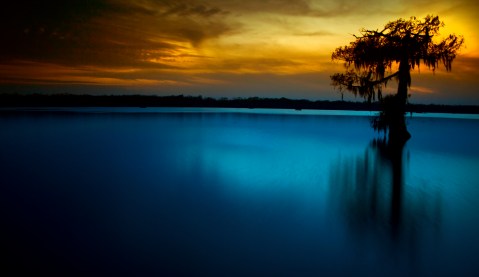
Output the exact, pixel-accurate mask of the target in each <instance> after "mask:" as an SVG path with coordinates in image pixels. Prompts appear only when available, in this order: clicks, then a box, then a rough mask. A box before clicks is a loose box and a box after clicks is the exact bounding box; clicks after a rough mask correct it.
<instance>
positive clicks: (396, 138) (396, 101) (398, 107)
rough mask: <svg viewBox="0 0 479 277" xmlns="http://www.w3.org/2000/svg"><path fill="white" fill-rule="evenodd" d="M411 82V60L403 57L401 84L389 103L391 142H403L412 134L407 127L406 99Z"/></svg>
mask: <svg viewBox="0 0 479 277" xmlns="http://www.w3.org/2000/svg"><path fill="white" fill-rule="evenodd" d="M410 84H411V73H410V67H409V60H408V59H403V60H402V61H401V63H400V64H399V85H398V92H397V94H396V95H395V96H394V98H393V99H392V103H390V105H388V107H386V108H388V109H390V110H389V111H388V113H389V116H390V122H389V142H390V143H395V142H398V143H400V144H401V143H403V142H405V141H407V140H408V139H409V138H410V137H411V134H410V133H409V132H408V130H407V127H406V119H405V117H404V116H405V113H406V101H407V90H408V87H409V85H410Z"/></svg>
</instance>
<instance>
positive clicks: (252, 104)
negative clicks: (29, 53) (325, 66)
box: [0, 94, 479, 114]
mask: <svg viewBox="0 0 479 277" xmlns="http://www.w3.org/2000/svg"><path fill="white" fill-rule="evenodd" d="M0 107H145V108H146V107H188V108H191V107H195V108H199V107H204V108H269V109H296V110H302V109H308V110H353V111H378V110H379V108H380V107H379V103H378V102H374V103H367V102H348V101H311V100H305V99H301V100H294V99H287V98H259V97H250V98H220V99H215V98H210V97H208V98H204V97H201V96H197V97H194V96H183V95H177V96H145V95H118V96H106V95H102V96H93V95H73V94H55V95H43V94H29V95H21V94H0ZM407 111H408V112H416V113H463V114H479V106H474V105H437V104H430V105H425V104H408V106H407Z"/></svg>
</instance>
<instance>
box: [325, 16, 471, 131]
mask: <svg viewBox="0 0 479 277" xmlns="http://www.w3.org/2000/svg"><path fill="white" fill-rule="evenodd" d="M443 26H444V23H443V22H441V21H440V20H439V17H438V16H431V15H428V16H426V17H425V18H424V19H422V20H420V19H417V18H416V17H411V18H410V19H408V20H405V19H398V20H396V21H391V22H389V23H387V24H386V25H385V26H384V28H383V29H382V30H366V29H362V30H361V31H360V33H361V34H360V35H359V36H354V37H355V40H354V41H352V42H351V43H350V44H349V45H346V46H343V47H339V48H337V49H336V50H335V51H334V52H333V54H332V59H333V60H340V61H343V62H344V64H345V66H346V72H345V73H336V74H334V75H332V76H331V80H332V85H333V86H334V87H335V88H337V89H338V90H339V91H341V92H343V91H344V90H347V91H349V92H351V93H353V94H354V95H355V96H360V97H363V98H364V99H366V100H367V101H368V102H371V101H373V100H376V99H378V100H379V101H380V102H382V103H383V109H382V112H381V114H380V116H379V118H378V119H376V120H375V121H373V127H374V128H375V129H376V130H389V138H390V139H391V138H394V139H401V140H407V139H408V138H409V137H410V135H409V132H408V131H407V128H406V125H405V120H404V112H405V111H406V109H405V105H406V103H407V100H408V88H409V87H410V86H411V73H410V72H411V69H414V68H416V67H419V66H420V65H421V64H423V65H425V66H426V67H427V68H428V69H432V70H433V71H434V70H435V69H436V68H437V67H438V66H439V64H440V63H442V64H443V65H444V67H445V68H446V70H447V71H450V70H451V69H452V61H453V60H454V59H455V58H456V55H457V52H458V50H459V49H460V48H461V46H462V45H463V43H464V38H463V37H462V36H457V35H454V34H451V35H448V36H446V37H445V38H443V39H442V40H440V41H438V42H436V41H435V40H434V38H435V37H437V36H438V35H439V29H440V28H441V27H443ZM390 80H396V81H397V82H398V90H397V93H396V94H395V95H393V96H390V97H388V98H385V99H383V97H382V91H383V88H384V87H385V86H386V85H387V83H388V82H389V81H390Z"/></svg>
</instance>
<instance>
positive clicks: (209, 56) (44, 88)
mask: <svg viewBox="0 0 479 277" xmlns="http://www.w3.org/2000/svg"><path fill="white" fill-rule="evenodd" d="M10 3H11V4H9V5H8V6H4V7H3V8H2V9H1V11H0V30H1V34H2V36H3V38H2V43H0V93H81V94H148V95H177V94H183V95H193V96H197V95H202V96H208V97H228V98H235V97H250V96H259V97H288V98H293V99H303V98H304V99H311V100H340V99H341V95H340V93H339V92H338V91H335V90H334V88H333V87H332V86H331V84H330V83H331V82H330V78H329V76H330V75H332V74H333V73H336V72H343V71H344V66H343V65H342V63H341V62H337V61H332V60H331V54H332V52H333V51H334V49H335V48H337V47H339V46H344V45H347V44H348V43H349V42H351V41H353V40H354V36H353V35H354V34H356V35H358V34H359V30H360V29H361V28H366V29H374V30H375V29H381V27H383V26H384V25H385V24H386V23H387V22H389V21H393V20H396V19H398V18H409V17H411V16H416V17H419V18H422V17H424V16H426V15H428V14H433V15H438V16H439V17H440V19H441V21H443V22H444V23H445V27H444V28H443V29H442V30H441V34H444V35H447V34H451V33H454V34H458V35H463V36H464V39H465V47H463V48H462V49H461V52H460V53H459V55H458V57H457V58H456V60H455V61H454V62H453V65H452V72H446V71H445V70H444V69H443V68H442V67H440V68H439V69H437V70H436V71H435V72H434V73H433V72H431V71H429V70H428V69H427V68H426V67H425V66H422V67H420V69H419V70H415V72H413V76H412V86H411V89H410V93H411V98H410V102H413V103H438V104H476V105H479V89H478V85H479V73H478V71H477V68H478V67H479V21H478V20H477V19H476V17H477V14H478V12H479V2H478V1H477V0H463V1H461V0H459V1H449V0H437V1H425V0H398V1H379V0H362V1H352V0H263V1H257V0H205V1H201V0H137V1H127V0H70V1H24V0H16V1H11V2H10ZM395 90H396V84H394V83H389V84H388V91H390V92H395ZM345 96H346V97H345V99H347V100H361V99H355V98H354V97H352V96H349V95H348V94H345Z"/></svg>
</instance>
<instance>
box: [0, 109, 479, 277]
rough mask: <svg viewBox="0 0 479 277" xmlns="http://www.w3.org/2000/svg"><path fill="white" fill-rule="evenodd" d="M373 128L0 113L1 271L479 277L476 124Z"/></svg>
mask: <svg viewBox="0 0 479 277" xmlns="http://www.w3.org/2000/svg"><path fill="white" fill-rule="evenodd" d="M369 115H371V114H370V113H342V112H332V113H331V112H329V113H328V112H311V111H272V110H234V109H229V110H224V109H221V110H212V109H203V110H202V109H114V110H112V109H56V110H48V109H43V110H39V111H33V110H30V111H27V110H20V111H18V110H17V111H14V110H2V111H0V128H1V132H0V165H1V167H0V183H1V184H2V185H1V188H0V189H1V191H0V204H1V212H0V213H1V216H2V228H1V232H2V238H1V239H2V252H3V254H6V255H3V256H4V257H8V258H6V259H4V260H3V261H2V263H3V264H4V265H3V267H2V270H3V271H9V272H10V273H13V274H15V273H17V274H19V275H20V274H22V273H25V272H37V273H45V272H46V273H62V274H85V275H92V274H93V275H95V274H98V275H108V274H115V275H162V276H203V275H206V276H338V275H339V276H341V275H353V274H354V275H358V276H390V275H396V276H405V275H409V276H411V275H412V276H414V275H420V276H477V274H479V263H478V262H477V261H478V257H479V237H478V234H479V145H478V141H479V120H478V119H477V118H476V119H474V118H467V116H466V118H445V116H439V117H438V116H437V115H434V116H425V115H422V117H418V116H414V117H413V118H410V119H409V129H410V131H411V133H412V135H413V137H412V138H411V140H409V141H408V142H407V144H406V146H405V147H404V149H400V150H395V149H392V148H391V147H390V146H388V145H387V144H385V143H384V142H382V141H381V140H380V139H379V140H378V138H381V136H378V135H377V134H375V133H374V132H373V131H372V130H371V129H370V128H369V117H368V116H369ZM456 117H457V116H456Z"/></svg>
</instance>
